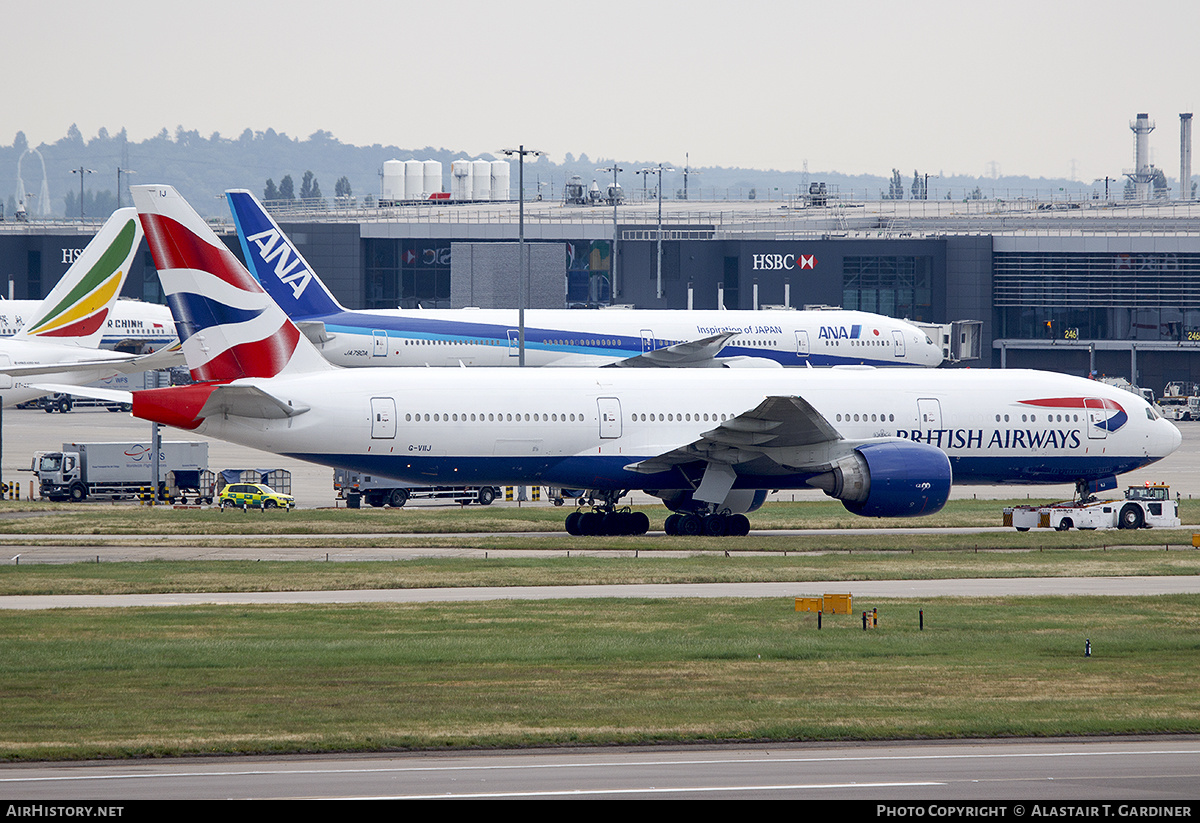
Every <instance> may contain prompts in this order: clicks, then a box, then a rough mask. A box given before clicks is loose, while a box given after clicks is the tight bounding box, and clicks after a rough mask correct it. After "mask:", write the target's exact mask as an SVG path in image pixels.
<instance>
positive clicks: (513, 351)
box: [508, 329, 521, 357]
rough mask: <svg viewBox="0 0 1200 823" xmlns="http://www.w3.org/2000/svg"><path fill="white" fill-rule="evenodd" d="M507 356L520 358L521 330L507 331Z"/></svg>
mask: <svg viewBox="0 0 1200 823" xmlns="http://www.w3.org/2000/svg"><path fill="white" fill-rule="evenodd" d="M508 356H509V357H520V356H521V330H520V329H509V330H508Z"/></svg>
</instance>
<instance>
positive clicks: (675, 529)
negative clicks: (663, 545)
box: [663, 512, 682, 536]
mask: <svg viewBox="0 0 1200 823" xmlns="http://www.w3.org/2000/svg"><path fill="white" fill-rule="evenodd" d="M681 516H682V515H679V514H676V513H675V512H672V513H671V514H668V515H667V520H666V522H665V523H663V531H665V532H666V533H667V534H669V535H672V536H674V535H677V534H679V518H680V517H681Z"/></svg>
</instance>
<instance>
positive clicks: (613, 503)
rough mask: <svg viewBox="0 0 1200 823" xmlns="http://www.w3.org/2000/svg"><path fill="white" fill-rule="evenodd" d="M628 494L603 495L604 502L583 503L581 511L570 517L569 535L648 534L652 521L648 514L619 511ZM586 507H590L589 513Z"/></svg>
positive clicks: (581, 501)
mask: <svg viewBox="0 0 1200 823" xmlns="http://www.w3.org/2000/svg"><path fill="white" fill-rule="evenodd" d="M624 494H625V492H623V491H622V492H601V493H600V500H599V501H598V502H597V500H596V499H595V498H591V497H589V498H588V499H587V500H586V501H583V500H580V501H579V504H580V508H578V509H576V510H575V511H573V512H571V513H570V514H568V515H567V534H570V535H573V536H576V537H578V536H585V535H586V536H616V535H638V534H645V533H646V532H647V531H649V529H650V518H649V517H647V516H646V514H645V513H644V512H635V511H631V510H630V509H629V508H628V507H626V508H623V509H618V508H617V501H618V500H620V499H621V497H622V496H623V495H624ZM585 507H590V511H586V510H585Z"/></svg>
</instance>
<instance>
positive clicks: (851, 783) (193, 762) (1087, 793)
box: [0, 736, 1200, 817]
mask: <svg viewBox="0 0 1200 823" xmlns="http://www.w3.org/2000/svg"><path fill="white" fill-rule="evenodd" d="M1198 786H1200V740H1197V739H1196V738H1194V737H1190V736H1188V737H1170V738H1111V739H1102V740H1085V739H1078V740H1006V741H932V742H914V743H858V744H769V745H768V744H761V745H725V746H715V747H703V748H697V747H685V746H678V747H676V746H661V747H654V748H645V747H639V748H624V749H616V748H604V749H555V750H539V749H533V750H520V751H499V752H496V751H492V752H455V753H443V752H438V753H419V754H397V755H367V756H362V755H340V756H339V755H329V756H301V757H278V758H262V757H236V758H230V757H216V758H203V759H197V758H182V759H178V760H154V761H152V762H147V761H124V762H92V763H73V764H27V765H9V766H2V767H0V797H4V798H20V799H21V800H22V801H30V802H33V801H57V802H62V801H66V800H71V799H75V798H78V799H86V800H89V801H96V802H102V803H119V802H120V801H128V800H139V799H164V798H174V799H184V798H187V799H195V800H213V799H270V798H289V799H409V800H416V799H422V800H436V799H441V800H454V799H477V800H482V799H489V800H491V799H568V798H570V799H580V800H584V799H614V800H615V799H634V798H640V799H662V800H674V799H686V798H705V799H714V800H715V799H785V798H791V799H798V800H799V799H814V800H816V799H833V800H851V801H853V800H858V801H871V802H881V801H884V802H892V803H905V804H913V803H918V804H920V805H921V807H922V814H921V815H920V816H923V817H953V816H955V815H952V814H950V813H949V812H951V811H953V810H952V809H941V810H938V809H934V808H930V806H929V804H932V803H938V802H941V803H947V802H957V803H960V804H963V803H965V804H983V803H986V802H987V801H989V800H991V801H998V802H1005V803H1012V802H1021V803H1028V802H1038V803H1043V804H1045V803H1052V804H1054V805H1053V806H1050V807H1041V808H1038V809H1035V808H1032V807H1024V808H1023V809H1022V810H1021V812H1019V813H1018V812H1015V811H1013V810H1009V811H1008V813H1007V814H1003V815H1002V814H997V813H996V812H997V811H1001V812H1003V811H1004V810H992V813H991V814H987V815H986V816H994V817H999V816H1009V817H1020V816H1032V817H1049V816H1066V815H1067V812H1065V811H1063V810H1062V809H1063V806H1064V805H1069V806H1071V807H1075V808H1078V809H1095V810H1096V811H1095V812H1094V813H1092V814H1086V815H1085V814H1083V813H1080V812H1075V813H1074V814H1071V816H1074V817H1078V816H1093V817H1102V816H1104V817H1120V816H1123V817H1130V816H1155V817H1159V816H1167V815H1166V814H1163V813H1162V812H1163V811H1165V810H1168V809H1170V810H1174V814H1173V815H1172V816H1182V815H1181V814H1180V811H1179V810H1181V809H1182V810H1183V811H1184V812H1188V813H1189V815H1188V816H1191V817H1194V816H1195V815H1196V814H1197V813H1198V812H1197V810H1196V803H1195V800H1196V798H1197V795H1198V794H1200V789H1198V788H1197V787H1198ZM1104 804H1107V805H1108V806H1109V809H1108V813H1107V814H1105V813H1104V811H1103V809H1102V806H1103V805H1104ZM1138 810H1142V811H1141V812H1140V813H1138ZM1147 810H1156V811H1158V812H1159V813H1158V814H1151V813H1149V812H1148V811H1147ZM872 811H874V809H872ZM1131 812H1132V813H1131ZM985 814H986V813H985ZM80 816H82V815H80ZM906 816H915V815H914V814H911V813H910V814H909V815H906ZM980 816H983V815H980Z"/></svg>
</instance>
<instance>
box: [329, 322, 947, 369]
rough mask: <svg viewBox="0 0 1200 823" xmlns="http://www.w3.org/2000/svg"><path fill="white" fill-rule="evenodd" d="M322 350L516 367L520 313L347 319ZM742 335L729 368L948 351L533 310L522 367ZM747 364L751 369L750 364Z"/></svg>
mask: <svg viewBox="0 0 1200 823" xmlns="http://www.w3.org/2000/svg"><path fill="white" fill-rule="evenodd" d="M308 319H309V320H320V321H322V322H324V324H325V331H326V333H327V335H328V337H329V339H327V340H325V341H324V342H321V343H318V345H317V348H318V349H320V351H321V353H322V354H324V355H325V357H326V358H327V359H328V360H329V361H330V362H332V363H335V364H337V365H339V366H349V367H361V366H458V365H467V366H515V365H518V363H519V361H520V338H521V334H520V326H519V322H518V312H517V311H516V310H515V309H433V310H419V309H393V310H371V311H345V312H341V313H338V314H335V315H329V316H325V317H314V318H308ZM729 331H735V332H737V336H736V337H733V338H732V339H731V340H729V342H728V343H727V344H726V345H725V347H724V348H723V349H722V350H721V351H720V352H719V353H718V355H717V356H718V357H719V358H722V359H731V358H754V359H756V360H759V361H760V362H762V363H763V364H764V365H780V366H800V367H804V366H808V365H812V366H832V365H851V364H853V365H872V366H924V367H932V366H937V365H939V364H940V363H941V362H942V351H941V349H940V348H939V347H938V346H937V345H936V344H935V343H934V342H933V341H932V340H930V339H929V337H928V336H927V335H926V334H925V332H923V331H922V330H921V329H919V328H917V327H916V326H914V325H912V324H911V323H908V322H905V321H903V320H894V319H891V318H888V317H883V316H881V315H876V314H869V313H866V312H854V311H844V310H829V311H782V310H764V311H682V310H651V309H604V310H571V309H530V310H528V311H526V312H525V364H526V365H529V366H597V365H606V364H608V363H613V362H616V361H619V360H625V359H627V358H631V357H636V356H638V355H640V354H643V353H646V352H649V351H653V350H655V349H661V348H666V347H669V346H672V345H675V344H678V343H683V342H689V341H695V340H700V339H703V338H706V337H712V336H714V335H717V334H721V333H723V332H729ZM743 362H744V361H743Z"/></svg>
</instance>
